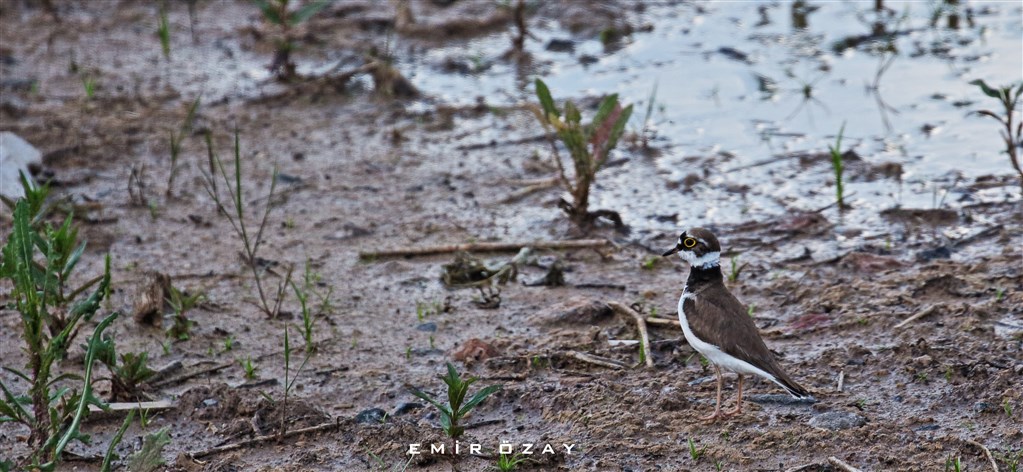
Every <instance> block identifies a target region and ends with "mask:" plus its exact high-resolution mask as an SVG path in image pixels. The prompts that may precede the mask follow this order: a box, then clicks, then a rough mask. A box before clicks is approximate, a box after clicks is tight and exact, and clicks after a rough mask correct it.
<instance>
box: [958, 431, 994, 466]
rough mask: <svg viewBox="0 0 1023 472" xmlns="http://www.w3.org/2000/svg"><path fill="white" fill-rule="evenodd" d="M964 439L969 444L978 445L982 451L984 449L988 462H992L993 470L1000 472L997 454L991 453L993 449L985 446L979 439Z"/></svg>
mask: <svg viewBox="0 0 1023 472" xmlns="http://www.w3.org/2000/svg"><path fill="white" fill-rule="evenodd" d="M963 441H965V442H966V443H967V444H970V445H973V446H975V447H977V448H978V449H980V450H981V451H983V452H984V455H985V456H987V460H988V462H990V463H991V470H993V471H995V472H998V463H997V462H995V456H993V455H991V450H990V449H988V448H987V446H985V445H983V444H981V443H979V442H977V441H974V440H972V439H964V440H963Z"/></svg>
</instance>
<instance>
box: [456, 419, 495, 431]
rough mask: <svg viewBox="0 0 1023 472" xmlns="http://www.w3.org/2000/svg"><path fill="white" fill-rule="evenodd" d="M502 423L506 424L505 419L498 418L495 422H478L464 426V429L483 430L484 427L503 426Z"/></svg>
mask: <svg viewBox="0 0 1023 472" xmlns="http://www.w3.org/2000/svg"><path fill="white" fill-rule="evenodd" d="M501 423H504V419H503V418H498V419H495V420H483V421H477V422H475V423H472V424H467V425H465V426H463V428H465V429H475V428H482V427H484V426H490V425H492V424H501Z"/></svg>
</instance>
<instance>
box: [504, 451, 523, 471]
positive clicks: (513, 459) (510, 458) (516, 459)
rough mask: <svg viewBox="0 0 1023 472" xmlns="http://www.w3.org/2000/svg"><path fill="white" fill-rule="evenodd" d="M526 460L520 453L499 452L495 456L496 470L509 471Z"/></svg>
mask: <svg viewBox="0 0 1023 472" xmlns="http://www.w3.org/2000/svg"><path fill="white" fill-rule="evenodd" d="M523 462H526V458H525V457H523V456H522V454H513V455H509V454H501V456H500V457H498V458H497V470H499V471H501V472H510V471H512V470H515V469H517V468H519V464H521V463H523Z"/></svg>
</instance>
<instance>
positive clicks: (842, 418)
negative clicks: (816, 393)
mask: <svg viewBox="0 0 1023 472" xmlns="http://www.w3.org/2000/svg"><path fill="white" fill-rule="evenodd" d="M865 424H867V419H866V418H864V417H862V416H860V415H858V414H856V413H850V412H847V411H828V412H825V413H821V414H819V415H816V416H814V417H813V418H810V422H809V425H810V426H813V427H814V428H820V429H827V430H831V431H838V430H840V429H849V428H857V427H860V426H863V425H865Z"/></svg>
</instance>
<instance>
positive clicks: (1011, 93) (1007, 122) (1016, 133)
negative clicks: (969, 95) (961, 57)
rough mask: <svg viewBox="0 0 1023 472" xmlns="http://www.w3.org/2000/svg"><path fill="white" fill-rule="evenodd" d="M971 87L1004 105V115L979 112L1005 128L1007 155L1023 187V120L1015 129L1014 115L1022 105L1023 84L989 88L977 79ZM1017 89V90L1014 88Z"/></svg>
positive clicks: (1002, 131)
mask: <svg viewBox="0 0 1023 472" xmlns="http://www.w3.org/2000/svg"><path fill="white" fill-rule="evenodd" d="M970 84H971V85H976V86H977V87H980V90H981V91H982V92H984V95H987V96H989V97H991V98H994V99H996V100H998V102H999V103H1000V104H1001V105H1002V109H1003V112H1002V113H1003V114H1002V115H998V114H997V113H995V112H993V111H991V110H977V111H976V112H975V113H977V114H978V115H984V116H990V117H991V118H993V119H995V120H997V121H998V122H999V123H1001V124H1002V126H1003V127H1004V129H1003V130H1001V135H1002V140H1003V141H1005V153H1006V154H1008V155H1009V161H1010V162H1011V163H1012V168H1013V169H1016V173H1017V174H1019V179H1020V186H1021V187H1023V167H1021V166H1020V159H1019V147H1020V145H1023V120H1020V123H1016V124H1015V128H1014V127H1013V123H1014V121H1013V118H1014V117H1013V114H1014V113H1015V111H1016V108H1017V107H1018V106H1019V104H1020V100H1019V98H1020V96H1021V95H1023V82H1020V83H1019V85H1006V86H1004V87H1000V88H994V87H991V86H989V85H988V84H987V83H985V82H984V81H983V80H980V79H977V80H974V81H972V82H970ZM1014 87H1015V90H1013V88H1014Z"/></svg>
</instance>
